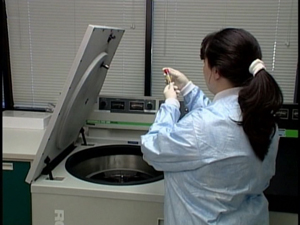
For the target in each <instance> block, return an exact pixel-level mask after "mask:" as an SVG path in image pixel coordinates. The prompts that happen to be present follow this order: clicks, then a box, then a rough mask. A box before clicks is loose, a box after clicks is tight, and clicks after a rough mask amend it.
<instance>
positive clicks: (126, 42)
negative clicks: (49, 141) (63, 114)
mask: <svg viewBox="0 0 300 225" xmlns="http://www.w3.org/2000/svg"><path fill="white" fill-rule="evenodd" d="M6 9H7V16H8V19H7V21H8V35H9V47H10V57H11V59H10V60H11V71H12V83H13V97H14V104H15V106H16V107H29V108H31V107H34V108H39V107H41V108H44V107H47V105H48V104H49V103H52V104H55V103H56V102H57V100H58V97H59V95H60V92H61V91H62V88H63V86H64V83H65V80H66V78H67V76H68V73H69V70H70V68H71V65H72V63H73V60H74V57H75V55H76V53H77V50H78V48H79V45H80V43H81V41H82V38H83V36H84V33H85V31H86V29H87V26H88V24H93V25H104V26H114V27H118V28H123V29H125V33H124V35H123V38H122V40H121V42H120V45H119V47H118V49H117V52H116V54H115V56H114V58H113V61H112V64H111V65H110V69H109V70H108V73H107V77H106V80H105V83H104V85H103V88H102V90H101V93H100V94H113V95H143V94H144V64H145V43H144V42H145V20H146V17H145V16H146V13H145V12H146V1H145V0H114V1H111V0H51V1H45V0H7V1H6Z"/></svg>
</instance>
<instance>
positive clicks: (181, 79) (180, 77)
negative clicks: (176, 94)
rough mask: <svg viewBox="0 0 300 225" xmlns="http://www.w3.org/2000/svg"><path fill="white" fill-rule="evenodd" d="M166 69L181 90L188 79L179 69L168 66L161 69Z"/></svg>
mask: <svg viewBox="0 0 300 225" xmlns="http://www.w3.org/2000/svg"><path fill="white" fill-rule="evenodd" d="M166 69H167V70H169V74H170V76H171V79H172V82H174V83H175V85H176V86H177V87H178V89H179V90H181V89H182V88H183V87H184V86H185V85H186V84H187V83H188V82H189V79H188V78H187V77H186V76H185V75H184V74H183V73H181V72H180V71H179V70H175V69H173V68H170V67H164V68H163V69H162V70H163V71H164V70H166Z"/></svg>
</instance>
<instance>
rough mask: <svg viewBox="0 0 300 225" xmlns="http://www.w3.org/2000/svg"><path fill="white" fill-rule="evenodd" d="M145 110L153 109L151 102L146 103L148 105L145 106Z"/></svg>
mask: <svg viewBox="0 0 300 225" xmlns="http://www.w3.org/2000/svg"><path fill="white" fill-rule="evenodd" d="M146 109H147V110H151V109H153V103H152V102H148V103H147V104H146Z"/></svg>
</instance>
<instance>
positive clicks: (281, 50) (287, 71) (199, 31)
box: [152, 0, 298, 102]
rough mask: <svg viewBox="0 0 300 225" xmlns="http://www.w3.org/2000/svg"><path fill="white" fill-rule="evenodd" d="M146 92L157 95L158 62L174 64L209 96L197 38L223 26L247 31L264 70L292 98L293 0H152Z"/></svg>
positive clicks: (161, 84) (295, 42)
mask: <svg viewBox="0 0 300 225" xmlns="http://www.w3.org/2000/svg"><path fill="white" fill-rule="evenodd" d="M153 18H154V24H153V43H152V45H153V54H152V62H153V63H152V74H153V76H152V81H153V83H152V95H153V96H157V97H160V98H161V97H162V96H163V95H162V92H163V88H164V85H165V84H164V77H163V73H162V70H161V69H162V67H165V66H170V67H173V68H175V69H179V70H180V71H182V72H183V73H185V75H187V76H188V77H189V78H190V79H191V80H192V81H193V82H194V83H195V84H196V85H198V86H200V88H202V90H203V91H204V92H205V93H206V94H207V96H209V97H210V98H213V95H212V94H211V93H210V92H209V91H208V89H207V88H206V85H205V81H204V78H203V72H202V66H203V63H202V62H201V60H200V57H199V55H200V45H201V41H202V39H203V38H204V37H205V36H206V35H207V34H208V33H211V32H214V31H218V30H220V29H222V28H225V27H237V28H243V29H245V30H247V31H249V32H251V33H252V34H253V35H254V36H255V37H256V38H257V40H258V42H259V43H260V45H261V49H262V53H263V61H264V62H265V64H266V67H267V70H268V71H269V72H270V73H271V74H272V75H273V76H274V77H275V79H276V80H277V82H278V83H279V85H280V86H281V88H282V91H283V94H284V102H293V99H294V89H295V79H296V69H297V62H298V1H296V0H283V1H280V0H243V1H241V0H214V1H211V0H169V1H163V0H154V16H153Z"/></svg>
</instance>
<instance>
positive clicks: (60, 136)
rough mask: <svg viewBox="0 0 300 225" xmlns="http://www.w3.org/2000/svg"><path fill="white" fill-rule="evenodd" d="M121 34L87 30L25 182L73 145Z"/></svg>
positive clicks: (111, 30)
mask: <svg viewBox="0 0 300 225" xmlns="http://www.w3.org/2000/svg"><path fill="white" fill-rule="evenodd" d="M123 34H124V30H123V29H119V28H113V27H106V26H94V25H89V26H88V28H87V30H86V32H85V35H84V37H83V40H82V42H81V45H80V47H79V50H78V52H77V55H76V57H75V59H74V62H73V65H72V67H71V69H70V72H69V75H68V78H67V80H66V83H65V86H64V89H63V91H62V93H61V95H60V98H59V100H58V102H57V104H56V106H55V109H54V112H53V114H52V116H51V119H50V122H49V124H48V126H47V129H46V131H45V134H44V136H43V139H42V141H41V144H40V146H39V149H38V151H37V154H36V156H35V159H34V161H33V163H32V165H31V168H30V170H29V173H28V175H27V177H26V182H28V183H31V182H32V181H33V180H35V179H36V178H37V177H38V176H39V175H40V174H41V173H42V170H43V169H44V168H45V166H46V162H48V163H49V164H50V163H51V162H52V161H53V160H55V159H56V158H57V156H58V155H59V154H60V155H62V154H64V152H67V151H68V149H69V148H70V147H71V146H73V145H74V142H75V141H76V139H77V138H78V135H79V132H80V129H81V128H82V127H83V126H84V124H85V120H86V119H87V117H88V115H89V114H90V113H91V111H92V110H93V106H94V104H95V103H96V102H97V97H98V95H99V93H100V90H101V88H102V85H103V83H104V80H105V77H106V74H107V69H108V68H109V67H108V66H109V65H110V63H111V61H112V59H113V56H114V54H115V52H116V50H117V47H118V45H119V43H120V41H121V38H122V36H123ZM52 164H53V163H52Z"/></svg>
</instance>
